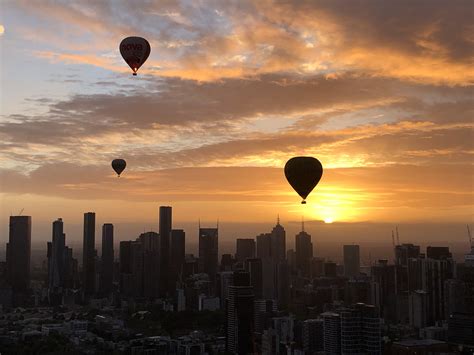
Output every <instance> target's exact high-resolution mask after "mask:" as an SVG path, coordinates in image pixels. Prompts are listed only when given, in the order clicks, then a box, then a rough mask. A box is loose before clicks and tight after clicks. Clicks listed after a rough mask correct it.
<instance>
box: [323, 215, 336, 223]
mask: <svg viewBox="0 0 474 355" xmlns="http://www.w3.org/2000/svg"><path fill="white" fill-rule="evenodd" d="M332 222H334V220H333V219H332V218H331V217H327V218H324V223H328V224H329V223H332Z"/></svg>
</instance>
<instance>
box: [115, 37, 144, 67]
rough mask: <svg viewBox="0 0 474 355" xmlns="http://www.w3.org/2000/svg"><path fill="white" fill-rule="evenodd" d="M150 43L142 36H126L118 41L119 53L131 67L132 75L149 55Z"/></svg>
mask: <svg viewBox="0 0 474 355" xmlns="http://www.w3.org/2000/svg"><path fill="white" fill-rule="evenodd" d="M150 52H151V47H150V43H148V41H147V40H146V39H145V38H142V37H127V38H125V39H124V40H122V42H120V54H121V55H122V57H123V59H125V61H126V62H127V64H128V65H129V66H130V68H132V70H133V75H137V70H138V69H139V68H140V67H141V66H142V64H143V63H145V61H146V60H147V58H148V56H149V55H150Z"/></svg>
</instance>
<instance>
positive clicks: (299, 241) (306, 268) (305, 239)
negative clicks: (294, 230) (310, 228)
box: [295, 230, 313, 276]
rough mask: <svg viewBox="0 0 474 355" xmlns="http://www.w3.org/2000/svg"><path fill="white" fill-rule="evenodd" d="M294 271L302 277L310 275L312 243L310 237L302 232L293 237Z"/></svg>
mask: <svg viewBox="0 0 474 355" xmlns="http://www.w3.org/2000/svg"><path fill="white" fill-rule="evenodd" d="M295 249H296V269H297V270H298V271H299V272H301V273H302V275H304V276H309V274H310V262H311V258H312V257H313V243H311V236H310V235H309V234H308V233H306V232H305V231H304V230H302V231H301V232H299V233H298V234H297V235H296V236H295Z"/></svg>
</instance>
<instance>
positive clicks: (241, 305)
mask: <svg viewBox="0 0 474 355" xmlns="http://www.w3.org/2000/svg"><path fill="white" fill-rule="evenodd" d="M254 346H255V333H254V295H253V288H252V286H230V287H229V298H228V301H227V337H226V348H227V351H228V352H230V353H235V354H249V353H253V350H254Z"/></svg>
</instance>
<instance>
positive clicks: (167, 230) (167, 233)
mask: <svg viewBox="0 0 474 355" xmlns="http://www.w3.org/2000/svg"><path fill="white" fill-rule="evenodd" d="M171 214H172V210H171V207H170V206H160V226H159V234H160V295H161V296H166V295H173V294H174V292H171V288H172V284H173V281H172V280H170V277H169V272H170V243H171V230H172V216H171Z"/></svg>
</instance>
